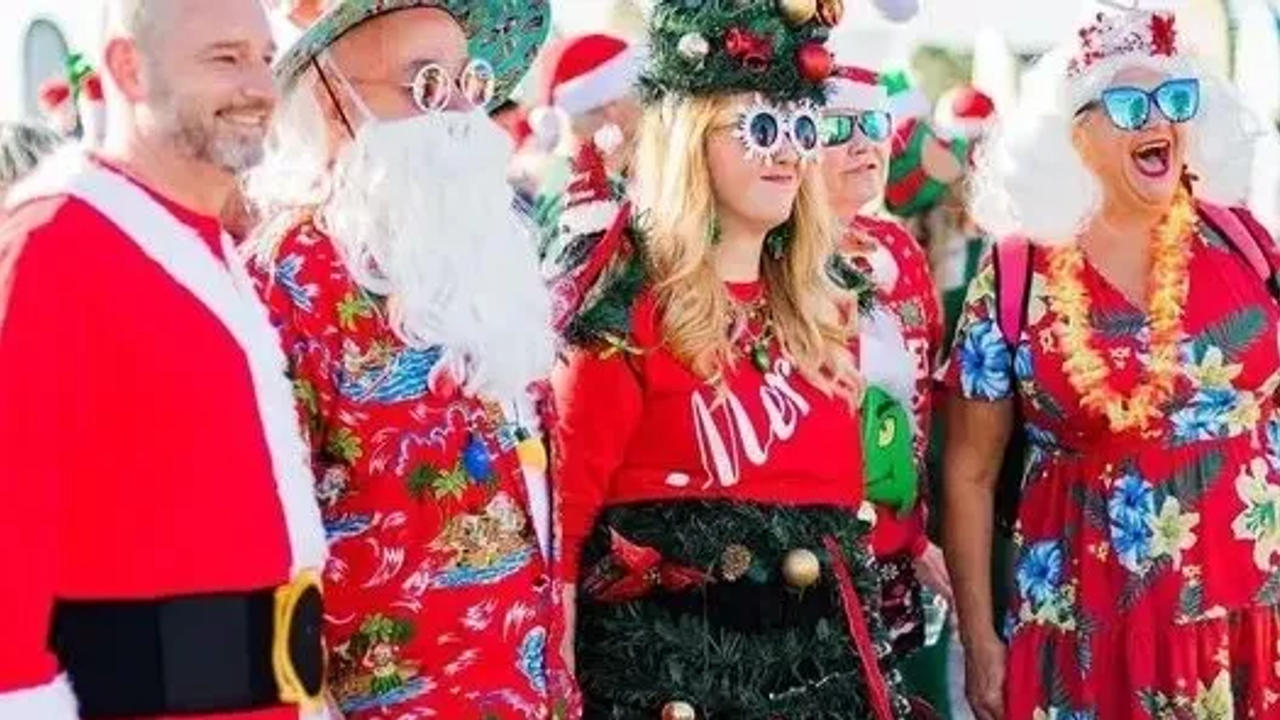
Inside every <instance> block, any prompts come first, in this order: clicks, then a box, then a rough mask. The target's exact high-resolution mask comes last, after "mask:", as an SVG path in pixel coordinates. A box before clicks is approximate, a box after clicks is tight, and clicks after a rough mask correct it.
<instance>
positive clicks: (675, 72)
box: [640, 0, 844, 104]
mask: <svg viewBox="0 0 1280 720" xmlns="http://www.w3.org/2000/svg"><path fill="white" fill-rule="evenodd" d="M843 15H844V0H656V3H655V6H654V8H653V14H652V16H651V18H650V22H649V62H648V63H647V66H646V68H645V70H644V71H643V72H642V73H641V76H640V93H641V97H642V98H643V99H644V101H645V102H647V103H650V104H653V103H657V102H659V101H661V100H663V99H665V98H668V97H673V96H674V97H681V96H683V97H693V96H706V95H720V94H727V93H736V92H756V93H759V94H761V95H762V96H764V97H765V98H767V99H768V100H770V101H772V102H795V101H799V100H810V101H812V102H814V103H817V104H821V103H822V102H823V100H824V98H825V92H824V83H825V82H826V80H827V78H828V77H829V76H830V75H831V71H832V69H833V68H834V66H835V60H834V58H833V57H832V55H831V52H830V51H829V50H827V48H826V47H825V43H826V40H827V37H828V35H829V34H830V32H831V28H833V27H835V26H836V24H837V23H839V22H840V18H841V17H842V16H843Z"/></svg>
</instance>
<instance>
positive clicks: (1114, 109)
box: [1076, 78, 1200, 131]
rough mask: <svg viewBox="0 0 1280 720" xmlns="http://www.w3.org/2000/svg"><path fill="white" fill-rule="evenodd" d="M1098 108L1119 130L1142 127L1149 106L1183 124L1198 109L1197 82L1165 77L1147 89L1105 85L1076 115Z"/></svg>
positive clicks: (1149, 110)
mask: <svg viewBox="0 0 1280 720" xmlns="http://www.w3.org/2000/svg"><path fill="white" fill-rule="evenodd" d="M1099 107H1101V108H1102V109H1103V110H1104V111H1105V112H1106V113H1107V117H1108V118H1109V119H1110V120H1111V124H1112V125H1115V126H1116V127H1117V128H1119V129H1121V130H1129V131H1134V130H1141V129H1142V128H1144V127H1146V125H1147V121H1148V120H1150V119H1151V110H1152V107H1154V108H1156V109H1158V110H1159V111H1160V114H1162V115H1164V116H1165V117H1166V118H1168V119H1169V122H1171V123H1174V124H1175V125H1176V124H1180V123H1185V122H1188V121H1190V120H1191V119H1192V118H1194V117H1195V116H1196V114H1197V113H1199V112H1200V81H1199V80H1196V79H1195V78H1181V79H1178V80H1169V81H1167V82H1164V83H1161V84H1160V86H1159V87H1157V88H1156V89H1154V90H1150V91H1147V90H1143V89H1142V88H1136V87H1127V86H1126V87H1113V88H1107V89H1106V90H1103V91H1102V95H1101V96H1099V99H1097V100H1090V101H1089V102H1087V103H1085V104H1084V105H1083V106H1081V108H1080V109H1079V110H1077V111H1076V115H1077V116H1079V115H1081V114H1082V113H1085V112H1088V111H1090V110H1094V109H1096V108H1099Z"/></svg>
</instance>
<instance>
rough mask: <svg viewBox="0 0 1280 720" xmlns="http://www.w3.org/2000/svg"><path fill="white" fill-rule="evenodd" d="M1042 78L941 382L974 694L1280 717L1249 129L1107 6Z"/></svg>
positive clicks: (1161, 47)
mask: <svg viewBox="0 0 1280 720" xmlns="http://www.w3.org/2000/svg"><path fill="white" fill-rule="evenodd" d="M1034 72H1035V75H1033V77H1032V78H1031V79H1030V80H1029V82H1027V83H1026V86H1027V88H1028V92H1027V95H1026V96H1025V97H1024V98H1023V105H1022V107H1020V108H1019V109H1018V110H1017V111H1016V112H1014V113H1011V114H1010V115H1009V116H1008V117H1007V118H1006V120H1005V125H1004V127H1003V128H1001V129H1000V130H999V131H998V132H997V134H996V135H995V137H994V138H993V139H992V140H991V141H990V142H989V143H988V146H987V149H986V151H985V157H984V158H982V159H981V160H980V169H979V175H978V178H977V181H976V182H977V183H978V184H977V187H976V188H975V189H976V190H977V197H976V199H975V208H974V209H975V213H976V215H977V217H978V220H979V221H980V222H981V223H982V224H983V226H985V227H987V228H990V229H992V230H993V231H995V232H997V233H998V234H1000V235H1001V236H1003V237H1004V239H1003V240H1002V241H1001V242H1000V243H999V244H998V246H997V249H996V251H995V252H994V253H993V260H992V261H990V262H989V263H988V265H987V266H986V267H985V268H984V270H983V271H982V272H981V273H980V275H979V276H978V277H977V278H976V279H975V280H974V282H973V283H972V284H971V286H970V289H969V297H968V300H967V301H966V308H965V311H964V315H963V318H962V319H961V321H960V328H959V330H958V332H957V337H956V344H955V348H954V350H953V353H952V358H951V362H950V365H949V368H948V369H947V371H946V373H945V382H946V385H947V387H948V388H949V389H950V390H951V392H952V395H953V398H952V403H951V408H950V412H951V417H950V419H949V421H948V422H947V427H948V428H949V430H948V432H949V437H948V442H947V451H946V458H945V471H946V472H945V492H944V495H945V502H946V511H945V515H946V517H947V518H948V526H947V527H946V528H945V532H944V535H945V541H946V546H947V554H948V562H949V564H950V566H951V571H952V579H953V582H954V588H955V591H956V599H957V604H958V610H959V613H960V619H961V626H962V633H963V635H964V645H965V648H966V652H967V654H968V657H967V660H968V673H967V675H968V680H967V682H968V688H967V690H968V694H969V696H970V700H971V701H972V703H973V705H974V708H975V710H976V711H977V712H978V715H979V716H980V717H986V718H1001V717H1009V718H1018V719H1019V720H1022V719H1025V718H1063V717H1070V718H1097V719H1099V720H1110V719H1112V718H1115V719H1121V718H1126V719H1127V718H1148V717H1150V718H1164V717H1183V716H1184V714H1185V715H1186V716H1187V717H1191V716H1194V717H1233V716H1234V717H1276V716H1277V715H1276V713H1280V705H1276V704H1275V701H1274V698H1275V697H1276V696H1277V695H1276V693H1277V692H1280V677H1278V676H1277V673H1276V667H1277V665H1276V661H1277V660H1280V649H1278V648H1277V638H1278V637H1280V622H1278V620H1277V611H1276V609H1275V605H1276V604H1277V603H1278V602H1280V471H1278V470H1280V406H1278V405H1277V401H1276V397H1275V396H1276V389H1277V385H1280V347H1278V345H1277V325H1278V323H1280V306H1278V305H1277V302H1276V299H1275V298H1276V282H1275V277H1274V272H1273V268H1275V267H1277V254H1276V252H1275V249H1274V247H1273V241H1272V240H1271V238H1270V237H1269V236H1267V234H1266V232H1265V231H1264V230H1263V229H1262V228H1261V226H1260V225H1258V223H1257V222H1256V221H1254V220H1253V218H1252V216H1250V215H1249V213H1248V212H1247V211H1245V210H1243V209H1241V208H1237V207H1233V206H1234V205H1235V204H1236V203H1238V202H1239V200H1240V198H1242V197H1243V196H1244V194H1245V190H1246V184H1247V181H1246V178H1247V176H1248V171H1249V164H1250V160H1251V142H1252V139H1253V136H1254V128H1253V126H1252V125H1251V123H1250V122H1249V119H1248V117H1247V115H1246V113H1245V111H1244V109H1243V108H1242V106H1241V105H1240V102H1239V101H1238V99H1237V98H1236V97H1234V96H1233V94H1232V92H1231V91H1230V89H1229V88H1228V86H1227V85H1226V84H1224V83H1223V82H1222V81H1220V80H1218V79H1217V78H1214V77H1213V76H1212V75H1210V74H1209V73H1207V72H1205V71H1203V70H1202V69H1201V68H1200V67H1199V66H1198V65H1197V64H1196V63H1195V62H1194V60H1193V59H1192V58H1191V57H1190V56H1189V55H1187V54H1184V52H1183V51H1182V48H1180V42H1179V37H1178V29H1177V22H1176V17H1175V16H1174V15H1173V14H1172V13H1169V12H1163V11H1161V12H1152V11H1145V10H1141V9H1132V8H1124V9H1121V10H1120V11H1119V12H1115V13H1108V14H1101V15H1099V16H1097V18H1096V19H1095V20H1094V21H1093V22H1092V23H1090V24H1088V25H1087V26H1085V27H1084V28H1082V29H1081V30H1080V31H1079V33H1077V35H1076V36H1075V38H1074V40H1073V42H1072V43H1071V44H1070V46H1069V47H1064V48H1063V49H1061V50H1059V51H1056V52H1055V53H1052V54H1051V55H1049V56H1048V57H1047V58H1046V59H1045V60H1044V61H1042V62H1041V64H1040V65H1039V67H1038V68H1037V69H1036V70H1035V71H1034ZM1018 426H1022V427H1018ZM1010 443H1013V445H1014V446H1015V447H1017V448H1018V449H1019V452H1015V453H1010V454H1009V455H1007V456H1006V458H1007V459H1006V460H1005V462H1006V467H1005V468H1004V469H1003V470H1002V468H1001V457H1002V455H1004V452H1003V451H1004V450H1006V449H1007V447H1008V446H1009V445H1010ZM1014 460H1020V461H1022V463H1023V464H1022V465H1021V466H1018V465H1015V464H1013V462H1012V461H1014ZM1011 468H1012V470H1013V472H1012V473H1010V472H1009V470H1010V469H1011ZM1010 477H1012V478H1014V479H1013V480H1011V481H1007V480H1004V479H1002V478H1010ZM1019 493H1020V495H1019ZM998 496H999V497H1002V498H1004V499H1008V498H1009V497H1015V498H1016V499H1017V502H1016V503H1008V502H1006V503H1003V504H1000V503H996V502H995V500H996V498H997V497H998ZM997 504H1000V506H1001V509H1002V510H1005V511H1007V512H1006V513H1005V515H1006V516H1005V517H999V516H997V517H993V507H994V506H995V505H997ZM1010 507H1012V508H1013V510H1011V511H1010ZM999 514H1000V513H997V515H999ZM1001 521H1003V523H1002V522H1001ZM998 525H1003V526H1004V527H1005V528H1006V529H1007V530H1008V531H1009V532H1010V534H1011V535H1012V539H1013V547H1014V559H1013V564H1012V571H1011V573H1010V576H1009V578H1008V579H1009V580H1010V581H1011V582H1010V587H1009V590H1008V592H1009V604H1010V611H1009V613H1008V616H1007V618H1000V619H997V618H995V617H994V612H993V608H992V605H993V603H992V591H991V584H990V580H991V576H990V569H989V565H988V563H989V558H990V556H991V543H992V539H993V532H992V529H993V527H996V526H998ZM997 626H1000V628H1001V629H1000V630H997V629H996V627H997ZM1001 632H1003V634H1004V635H1005V637H1004V638H1003V639H1002V638H1001V637H1000V633H1001ZM1006 641H1007V643H1008V644H1007V646H1006V645H1005V642H1006Z"/></svg>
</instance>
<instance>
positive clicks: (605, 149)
mask: <svg viewBox="0 0 1280 720" xmlns="http://www.w3.org/2000/svg"><path fill="white" fill-rule="evenodd" d="M625 139H626V138H624V137H623V136H622V128H620V127H618V126H617V125H615V124H613V123H605V124H604V125H601V126H600V129H599V130H596V131H595V134H593V135H592V136H591V140H592V142H594V143H595V144H596V147H598V148H600V152H602V153H604V154H605V155H612V154H613V151H614V150H617V149H618V148H619V147H621V146H622V142H623V141H624V140H625Z"/></svg>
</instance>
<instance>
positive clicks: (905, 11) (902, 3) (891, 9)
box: [875, 0, 923, 23]
mask: <svg viewBox="0 0 1280 720" xmlns="http://www.w3.org/2000/svg"><path fill="white" fill-rule="evenodd" d="M922 3H923V0H875V4H876V8H877V9H879V10H880V14H881V15H884V17H885V19H887V20H889V21H891V22H896V23H902V22H906V21H908V20H910V19H911V18H913V17H915V16H916V15H917V14H918V13H919V12H920V5H921V4H922Z"/></svg>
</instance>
